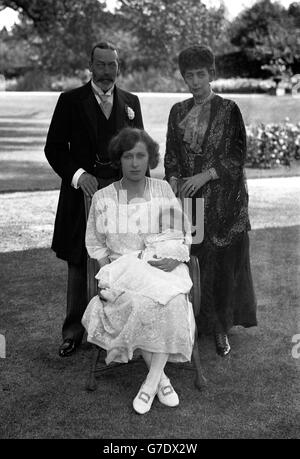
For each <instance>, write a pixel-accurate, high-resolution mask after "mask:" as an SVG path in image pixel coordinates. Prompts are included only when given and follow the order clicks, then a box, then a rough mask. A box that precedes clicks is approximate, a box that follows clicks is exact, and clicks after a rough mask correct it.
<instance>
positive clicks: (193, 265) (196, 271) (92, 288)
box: [84, 196, 206, 391]
mask: <svg viewBox="0 0 300 459" xmlns="http://www.w3.org/2000/svg"><path fill="white" fill-rule="evenodd" d="M84 205H85V217H86V220H87V219H88V215H89V210H90V206H91V199H90V198H88V197H87V196H84ZM187 264H188V267H189V272H190V276H191V279H192V282H193V287H192V289H191V291H190V294H189V295H190V301H191V303H192V305H193V311H194V316H195V319H196V318H197V317H198V314H199V312H200V303H201V290H200V268H199V262H198V258H197V257H196V256H194V255H191V257H190V260H189V262H188V263H187ZM98 271H99V266H98V263H97V261H96V260H94V259H92V258H90V257H89V255H87V300H88V302H89V301H90V300H91V299H92V298H93V297H94V296H95V295H97V292H98V284H97V280H96V279H95V275H96V273H97V272H98ZM93 346H94V349H93V353H92V359H91V364H90V368H89V374H88V378H87V383H86V389H87V390H88V391H94V390H96V389H97V380H96V375H98V374H99V373H103V372H105V371H108V370H111V369H113V368H115V367H119V366H121V365H123V366H124V364H123V363H111V364H110V365H106V364H105V363H104V364H102V366H101V368H98V367H97V365H98V362H99V360H100V354H101V350H102V349H101V348H100V347H99V346H96V345H93ZM140 360H141V359H140V358H139V359H133V360H131V361H129V362H128V364H129V363H136V362H138V361H140ZM192 362H193V364H194V368H195V372H196V376H195V380H194V384H195V386H196V388H197V389H198V390H202V389H203V384H204V382H205V381H206V380H205V378H204V376H203V374H202V368H201V364H200V354H199V338H198V330H197V326H196V327H195V340H194V347H193V352H192ZM128 364H127V365H128Z"/></svg>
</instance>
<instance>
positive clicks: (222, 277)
mask: <svg viewBox="0 0 300 459" xmlns="http://www.w3.org/2000/svg"><path fill="white" fill-rule="evenodd" d="M193 110H196V114H195V116H194V119H196V122H197V123H198V125H197V126H198V128H199V129H198V134H197V136H196V138H195V136H192V135H189V134H190V132H189V130H188V129H187V123H186V122H185V121H186V120H187V119H188V116H189V113H191V114H192V112H191V111H193ZM197 110H198V109H197V108H195V104H194V99H193V98H190V99H187V100H184V101H183V102H179V103H177V104H175V105H174V106H173V107H172V109H171V112H170V115H169V122H168V133H167V144H166V154H165V159H164V164H165V172H166V178H167V179H169V178H170V177H171V176H176V177H178V178H179V179H180V177H190V176H192V175H195V174H197V173H199V172H202V171H205V170H207V169H209V168H214V169H215V170H216V172H217V174H218V177H219V178H218V179H217V180H210V181H209V182H208V183H207V184H206V185H204V186H203V187H202V188H201V189H200V191H199V192H198V194H197V195H196V196H195V198H197V197H203V198H204V240H203V242H202V243H201V244H197V245H196V244H195V245H193V246H192V253H194V254H196V255H197V256H198V259H199V263H200V270H201V293H202V300H201V313H200V316H199V320H198V328H199V330H200V331H201V332H204V333H210V332H213V331H215V330H218V328H220V326H221V327H222V328H223V329H224V330H225V331H228V329H229V328H230V327H231V326H232V325H243V326H245V327H250V326H254V325H256V324H257V322H256V299H255V294H254V289H253V283H252V276H251V270H250V260H249V238H248V231H249V230H250V229H251V227H250V222H249V216H248V193H247V187H246V181H245V176H244V162H245V158H246V132H245V126H244V122H243V119H242V115H241V113H240V110H239V108H238V106H237V105H236V103H235V102H234V101H232V100H228V99H223V98H222V97H220V96H218V95H213V96H212V97H211V98H210V99H209V100H208V101H207V102H206V103H204V104H203V105H202V107H200V108H199V110H198V111H197ZM197 117H198V118H197Z"/></svg>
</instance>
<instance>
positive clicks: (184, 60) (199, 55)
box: [178, 45, 215, 77]
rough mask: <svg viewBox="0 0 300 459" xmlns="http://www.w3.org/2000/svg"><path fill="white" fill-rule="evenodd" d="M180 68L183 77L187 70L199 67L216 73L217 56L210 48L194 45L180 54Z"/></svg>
mask: <svg viewBox="0 0 300 459" xmlns="http://www.w3.org/2000/svg"><path fill="white" fill-rule="evenodd" d="M178 66H179V70H180V73H181V75H182V76H183V77H184V74H185V72H186V71H187V70H192V69H196V68H199V67H205V68H207V70H208V71H209V72H215V56H214V54H213V52H212V50H211V49H210V48H209V47H208V46H204V45H192V46H189V47H188V48H186V49H184V50H183V51H181V52H180V53H179V56H178Z"/></svg>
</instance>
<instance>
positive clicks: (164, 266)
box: [148, 255, 181, 272]
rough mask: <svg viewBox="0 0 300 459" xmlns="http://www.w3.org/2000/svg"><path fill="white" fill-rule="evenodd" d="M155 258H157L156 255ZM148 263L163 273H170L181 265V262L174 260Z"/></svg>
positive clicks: (166, 259)
mask: <svg viewBox="0 0 300 459" xmlns="http://www.w3.org/2000/svg"><path fill="white" fill-rule="evenodd" d="M154 258H156V257H155V255H154ZM148 263H149V265H151V266H154V267H155V268H158V269H161V270H162V271H166V272H170V271H173V269H175V268H176V267H177V266H178V265H180V263H181V261H178V260H174V259H173V258H159V259H157V260H149V261H148Z"/></svg>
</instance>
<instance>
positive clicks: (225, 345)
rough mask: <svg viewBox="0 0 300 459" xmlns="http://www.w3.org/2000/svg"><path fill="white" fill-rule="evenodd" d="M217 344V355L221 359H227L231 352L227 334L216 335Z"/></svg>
mask: <svg viewBox="0 0 300 459" xmlns="http://www.w3.org/2000/svg"><path fill="white" fill-rule="evenodd" d="M215 343H216V350H217V354H219V355H220V356H221V357H225V356H226V355H227V354H229V352H230V351H231V347H230V344H229V341H228V336H227V335H226V333H215Z"/></svg>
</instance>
